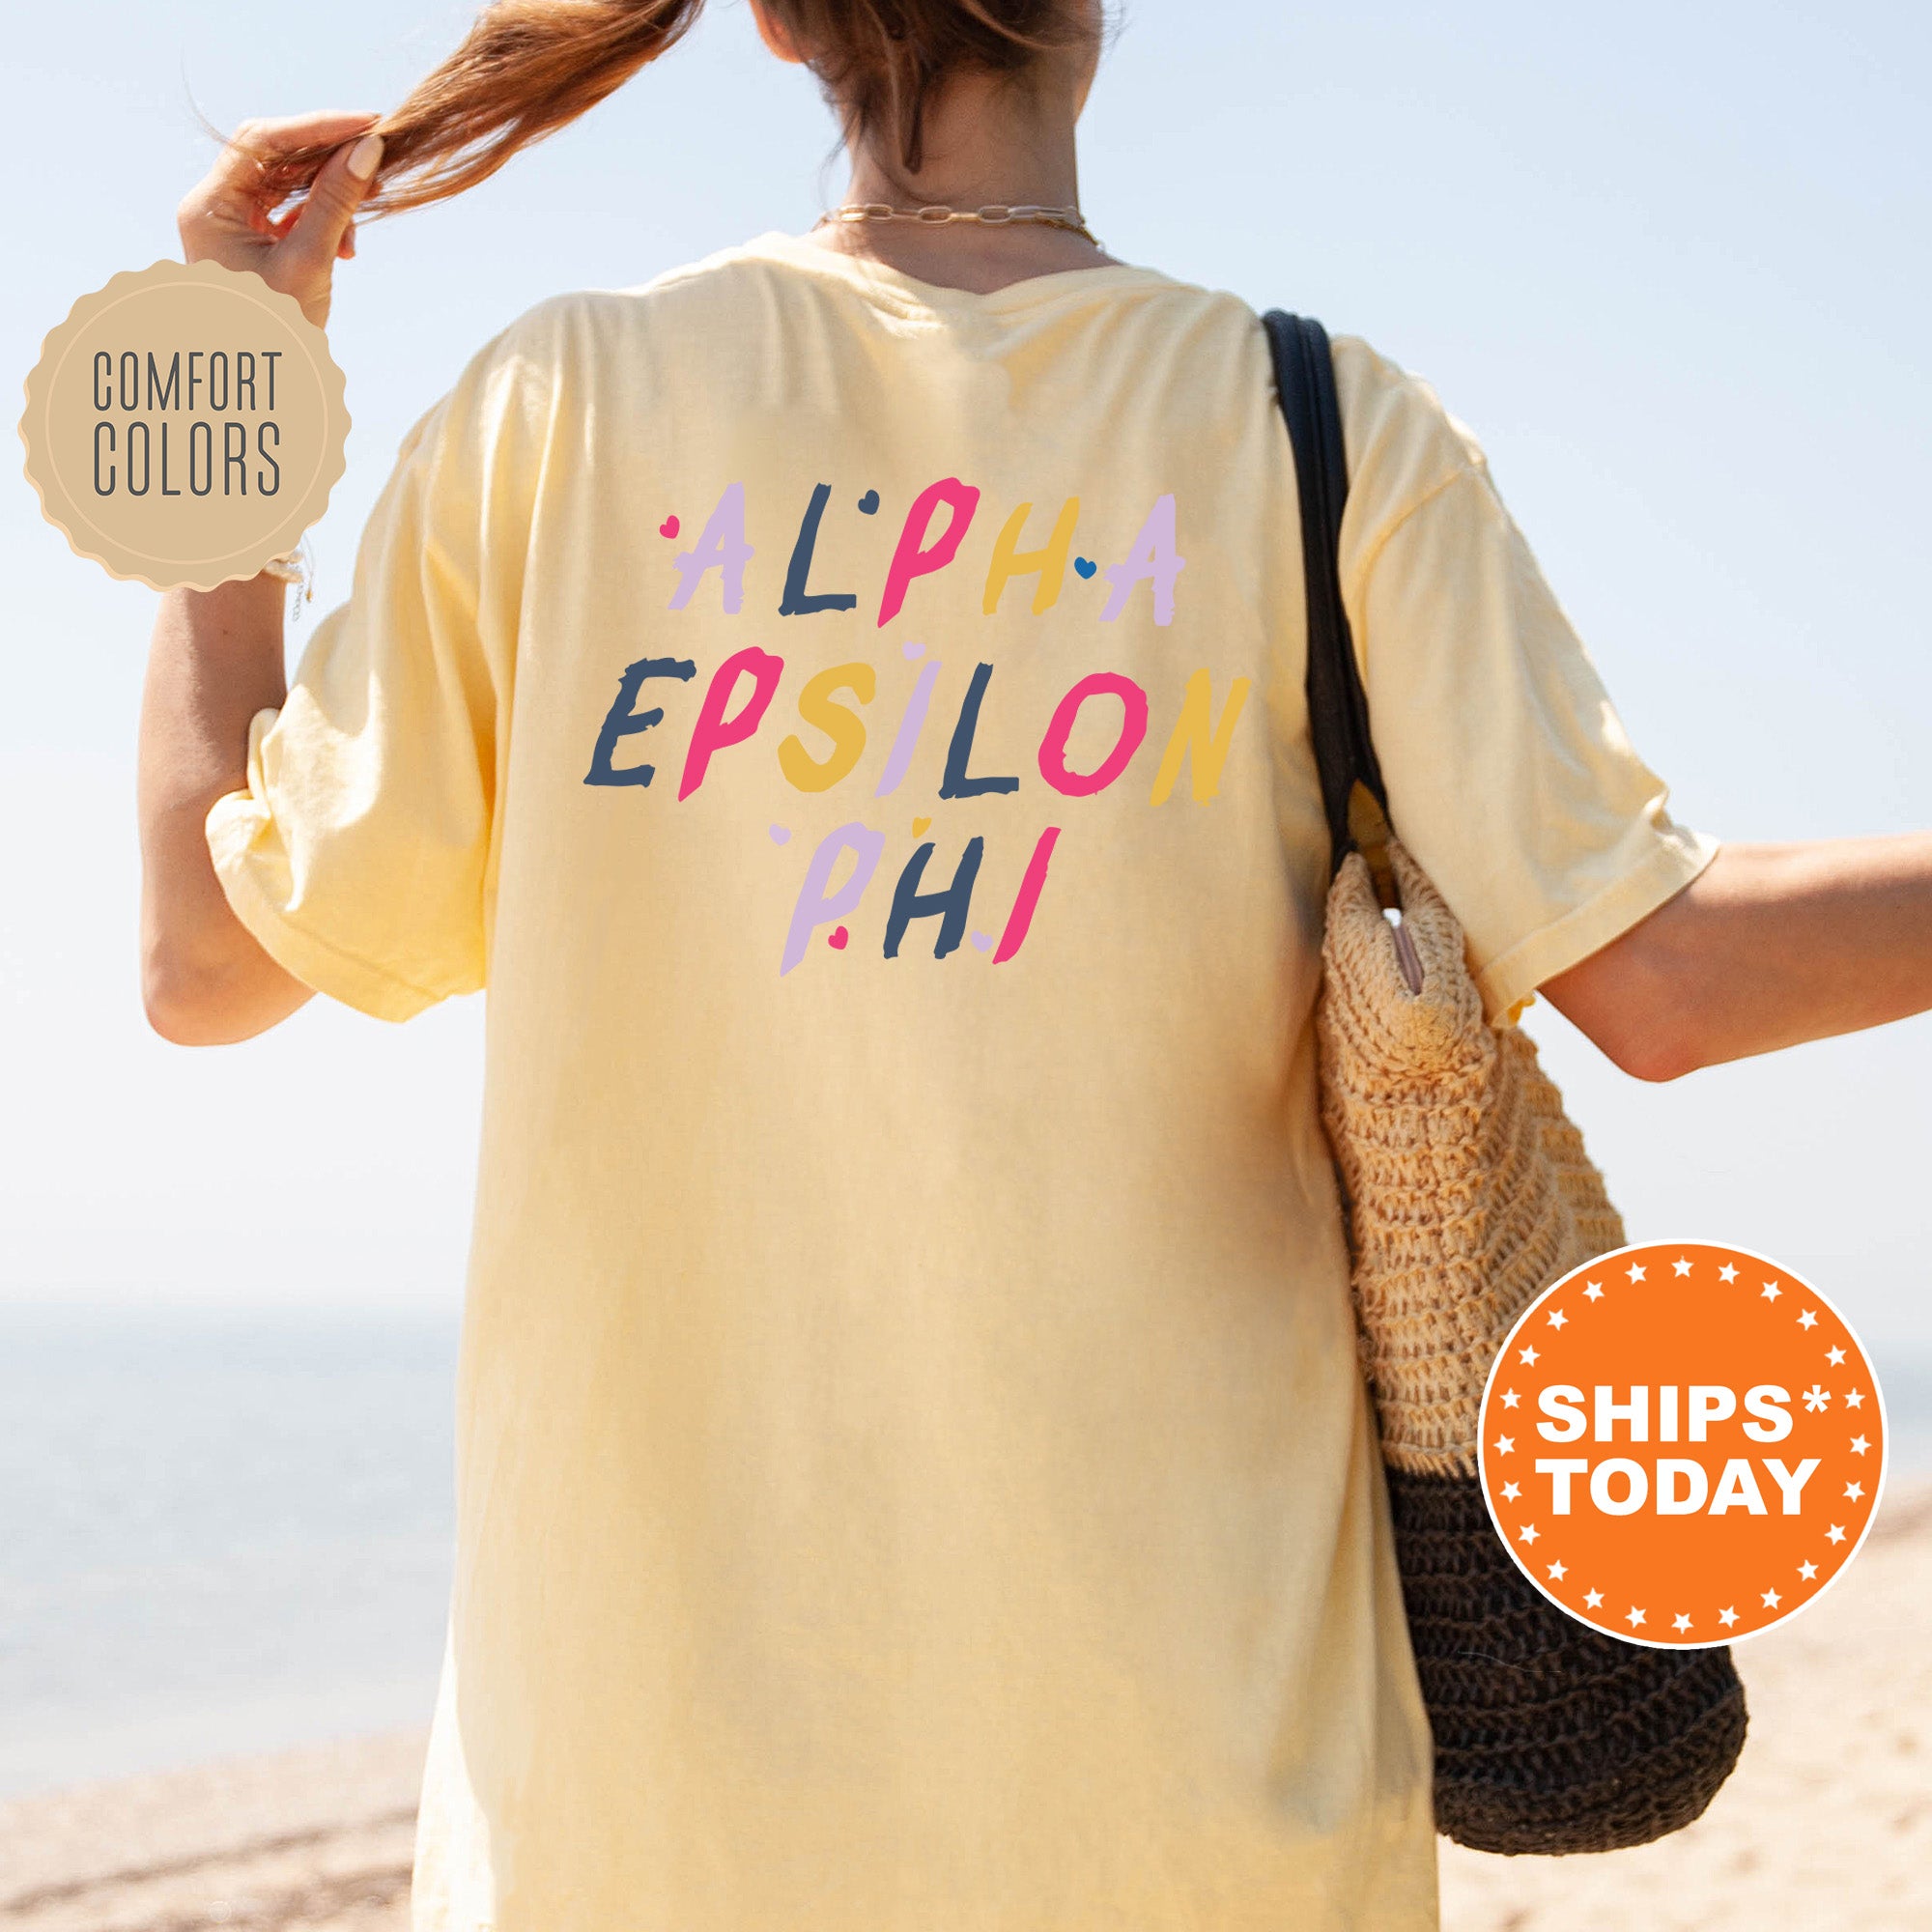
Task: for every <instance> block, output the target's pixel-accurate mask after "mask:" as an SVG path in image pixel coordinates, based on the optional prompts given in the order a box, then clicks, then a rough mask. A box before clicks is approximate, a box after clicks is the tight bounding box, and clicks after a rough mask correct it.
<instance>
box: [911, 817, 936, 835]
mask: <svg viewBox="0 0 1932 1932" xmlns="http://www.w3.org/2000/svg"><path fill="white" fill-rule="evenodd" d="M931 823H932V820H931V819H929V818H915V819H914V820H913V822H912V836H913V837H914V838H918V837H919V835H920V834H921V833H922V832H923V831H924V830H925V829H926V827H927V826H928V825H930V824H931Z"/></svg>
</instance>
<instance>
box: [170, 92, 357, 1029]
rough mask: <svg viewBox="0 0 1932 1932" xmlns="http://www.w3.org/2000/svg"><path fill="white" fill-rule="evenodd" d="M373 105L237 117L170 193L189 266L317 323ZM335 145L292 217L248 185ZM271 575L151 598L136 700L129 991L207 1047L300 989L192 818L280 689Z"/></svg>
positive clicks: (278, 594) (277, 1012)
mask: <svg viewBox="0 0 1932 1932" xmlns="http://www.w3.org/2000/svg"><path fill="white" fill-rule="evenodd" d="M376 119H377V117H376V116H375V115H373V114H336V113H330V114H308V115H301V116H298V117H296V118H294V119H291V120H286V121H258V122H251V123H248V124H247V125H245V126H244V127H243V128H241V130H240V135H239V139H240V140H241V142H245V143H246V146H245V147H243V146H240V145H232V146H230V147H228V148H225V149H224V150H223V151H222V153H221V156H220V157H219V159H217V160H216V162H215V164H214V166H213V169H212V170H211V171H210V173H209V175H208V177H207V179H206V180H205V181H203V182H202V183H201V184H200V185H198V186H197V187H196V188H195V189H194V190H193V191H192V192H191V193H190V194H189V195H188V196H187V198H186V199H185V201H184V202H183V203H182V205H181V210H180V214H179V220H180V226H181V238H182V247H183V250H184V254H185V259H186V260H187V261H189V262H200V261H216V262H219V263H221V264H222V265H223V266H224V267H225V268H230V269H237V270H252V271H253V272H255V273H256V274H259V275H260V276H261V277H262V279H263V280H264V281H266V282H267V283H268V284H269V286H270V288H273V289H279V290H281V291H282V292H284V293H285V294H288V295H292V296H294V297H295V298H296V299H297V300H298V302H299V303H300V304H301V307H302V312H303V313H304V314H305V315H306V316H307V317H308V319H309V320H310V321H311V322H313V323H314V324H315V325H316V326H317V327H323V326H324V325H325V324H326V323H327V320H328V304H329V296H330V289H331V277H332V274H333V270H334V266H335V263H336V261H337V260H338V259H346V258H347V257H349V256H351V255H353V254H354V253H355V239H354V229H353V227H352V223H353V221H354V218H355V210H356V208H357V206H358V205H359V204H360V202H361V200H362V198H363V196H364V195H365V194H367V193H368V191H369V185H370V182H371V181H372V179H373V178H374V175H375V172H376V168H377V165H378V163H379V162H380V161H381V159H382V142H381V140H380V139H379V138H377V137H375V136H373V135H371V134H369V133H368V131H367V130H368V129H369V128H370V127H371V126H372V124H373V123H374V122H375V120H376ZM327 142H339V143H341V145H340V146H339V147H338V148H337V150H336V153H335V155H334V156H332V157H331V158H330V160H329V161H328V163H327V166H326V167H325V168H324V169H323V170H322V172H321V173H320V174H319V175H318V176H317V177H316V180H315V184H314V185H313V186H312V187H311V188H310V190H309V192H308V195H307V197H306V199H305V200H304V201H303V202H302V204H301V206H300V208H299V209H298V211H297V213H295V214H294V215H292V216H287V217H284V218H283V219H281V220H279V221H277V220H274V219H272V218H271V217H272V213H273V211H272V210H271V209H270V208H269V207H268V206H266V205H265V202H264V197H263V195H262V194H261V192H260V191H259V167H258V163H257V161H256V159H255V156H256V155H257V154H261V153H272V152H277V151H280V150H286V149H293V148H300V147H306V146H308V145H310V144H312V143H327ZM285 595H286V586H285V585H284V584H283V583H282V582H280V580H279V579H276V578H273V577H268V576H262V577H256V578H253V579H250V580H248V581H246V582H233V583H223V584H220V585H218V586H217V587H216V588H215V589H213V590H206V591H202V590H170V591H168V592H166V593H165V594H164V595H163V597H162V599H161V607H160V611H159V614H158V615H157V617H156V620H155V636H154V642H153V645H152V646H151V648H150V652H149V658H148V676H147V683H146V686H145V688H144V690H143V693H142V698H141V739H140V781H139V809H140V817H141V989H142V999H143V1002H144V1004H145V1006H146V1008H147V1012H148V1019H149V1022H150V1024H151V1025H152V1026H153V1027H154V1029H155V1031H156V1033H158V1034H160V1035H161V1037H163V1038H165V1039H171V1040H174V1041H177V1042H178V1043H180V1044H182V1045H184V1046H213V1045H221V1044H226V1043H228V1042H230V1041H233V1040H240V1039H247V1038H249V1037H252V1036H253V1035H255V1034H258V1033H265V1032H266V1031H267V1030H268V1029H269V1028H270V1027H271V1026H274V1025H275V1024H277V1022H279V1021H281V1020H284V1019H286V1018H287V1017H288V1016H289V1015H290V1014H291V1013H292V1012H294V1011H295V1010H296V1009H297V1008H298V1007H299V1006H301V1005H302V1003H303V1002H304V1001H305V1000H307V999H308V998H309V996H310V995H309V988H308V987H307V986H305V985H303V984H302V982H301V981H300V980H298V979H296V978H295V977H294V976H293V975H291V974H289V973H287V972H285V971H284V970H283V969H282V967H280V966H279V965H277V964H276V963H275V961H274V960H273V959H271V958H270V956H269V955H268V953H267V952H264V951H263V950H262V948H261V946H260V945H259V944H258V943H257V942H256V940H255V938H254V936H253V935H252V934H251V933H250V932H249V931H248V929H247V927H245V926H244V925H243V924H242V923H241V921H240V920H238V919H237V918H236V917H235V914H234V913H233V911H231V910H230V908H229V905H228V900H227V895H225V894H224V893H223V892H222V890H221V882H220V880H219V879H217V878H216V877H215V873H214V865H213V860H212V858H211V857H210V854H209V849H208V838H207V833H206V830H205V827H206V821H207V818H208V812H209V809H210V808H211V807H212V806H213V804H214V801H215V800H216V799H218V798H220V797H222V796H223V795H224V794H226V793H228V792H231V791H240V790H241V789H242V788H243V786H244V785H245V784H246V782H247V753H248V727H249V723H250V721H251V720H252V719H253V718H254V716H255V714H256V713H257V712H258V711H261V710H264V709H269V708H272V707H276V706H279V705H280V704H281V702H282V699H283V697H284V696H286V682H285V674H284V669H283V656H282V605H283V600H284V597H285Z"/></svg>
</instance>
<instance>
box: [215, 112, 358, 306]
mask: <svg viewBox="0 0 1932 1932" xmlns="http://www.w3.org/2000/svg"><path fill="white" fill-rule="evenodd" d="M380 118H381V117H380V116H379V115H375V114H351V113H344V112H341V111H336V110H331V111H328V112H325V113H319V114H295V115H289V116H286V117H284V118H282V119H279V120H273V121H244V122H243V123H242V124H241V127H240V128H237V129H236V132H235V138H234V139H233V140H232V141H230V142H229V143H228V145H227V146H226V147H225V148H223V149H222V151H221V153H220V155H219V156H217V157H216V159H215V163H214V165H213V167H212V168H211V169H210V170H209V172H208V174H207V175H206V176H205V177H204V178H203V180H202V181H200V182H199V183H197V184H196V185H195V186H194V187H193V188H192V189H191V190H190V191H189V193H188V194H187V196H186V197H185V199H184V201H183V202H182V204H181V208H180V210H179V212H178V220H179V223H180V228H181V238H182V249H183V253H184V255H185V259H186V260H188V261H189V262H201V261H215V262H219V263H220V264H221V265H222V266H223V267H224V268H229V269H238V270H252V271H253V272H254V273H256V274H258V275H260V276H261V277H262V279H263V280H264V281H265V282H267V283H268V284H269V286H270V288H273V289H280V290H281V291H283V292H284V293H285V294H287V295H292V296H294V297H295V298H296V299H297V300H298V302H300V304H301V306H302V309H303V312H304V313H305V314H306V315H307V316H308V318H309V320H310V321H311V322H314V323H315V324H317V325H318V326H321V325H322V324H324V323H325V322H326V321H327V316H328V303H329V293H330V291H329V275H330V270H332V269H333V267H334V265H335V263H336V262H337V261H338V260H345V261H346V260H348V259H349V258H350V257H351V256H353V255H354V254H355V233H354V222H355V211H356V210H357V209H358V208H359V207H360V206H361V204H362V201H363V199H364V197H365V196H366V195H367V194H368V192H369V186H370V184H371V182H372V181H373V180H374V179H375V174H376V170H377V168H378V167H379V166H380V165H381V162H382V156H383V141H382V137H381V136H380V135H379V134H376V133H374V132H372V131H371V128H372V126H373V124H374V123H375V122H376V121H378V120H379V119H380ZM331 144H333V145H334V147H335V152H334V153H333V154H332V155H330V156H329V157H328V159H327V161H326V162H324V164H323V166H322V168H321V170H320V171H319V172H318V173H317V175H316V177H315V179H314V181H313V182H311V183H310V184H309V185H308V186H307V189H306V191H305V192H304V193H303V195H302V198H301V200H300V201H299V202H298V204H297V205H295V206H294V207H291V208H287V209H285V210H283V211H282V212H281V213H276V210H275V207H274V205H273V204H274V202H275V201H276V200H277V199H278V191H277V190H274V189H271V188H270V187H269V186H267V185H265V183H264V179H263V176H264V168H265V166H266V165H267V164H268V163H270V162H272V161H273V160H274V158H275V157H276V156H281V155H288V154H294V153H297V152H298V151H299V150H302V149H304V148H327V147H328V146H330V145H331Z"/></svg>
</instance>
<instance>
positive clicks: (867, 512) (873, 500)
mask: <svg viewBox="0 0 1932 1932" xmlns="http://www.w3.org/2000/svg"><path fill="white" fill-rule="evenodd" d="M859 514H860V515H861V516H862V517H876V516H877V515H878V514H879V493H878V492H877V491H876V490H867V492H866V494H865V495H864V496H863V497H860V498H859Z"/></svg>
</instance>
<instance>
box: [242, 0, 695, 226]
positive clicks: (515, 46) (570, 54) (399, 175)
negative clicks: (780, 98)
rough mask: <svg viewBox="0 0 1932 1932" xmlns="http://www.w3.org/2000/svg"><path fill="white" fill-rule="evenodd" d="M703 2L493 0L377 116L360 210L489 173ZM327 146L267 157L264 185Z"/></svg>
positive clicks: (678, 34) (456, 189)
mask: <svg viewBox="0 0 1932 1932" xmlns="http://www.w3.org/2000/svg"><path fill="white" fill-rule="evenodd" d="M703 6H704V0H495V4H494V5H491V6H487V7H485V8H484V9H483V11H482V13H481V14H478V15H477V17H476V20H475V23H474V25H472V26H471V27H470V29H469V33H468V34H467V35H466V36H465V37H464V41H463V44H462V45H461V46H459V47H458V48H457V49H456V51H455V52H454V53H453V54H451V55H450V56H449V58H448V59H447V60H445V61H444V62H443V63H442V65H441V66H440V67H439V68H438V69H437V70H436V71H434V72H433V73H431V74H429V75H428V76H426V77H425V78H424V79H423V80H421V81H419V82H418V83H417V84H416V86H415V88H414V89H413V90H412V93H411V94H410V97H409V99H406V100H405V101H404V102H403V103H402V105H401V106H400V107H398V108H397V109H396V110H395V112H394V113H392V114H386V115H384V117H383V119H382V120H381V121H379V122H378V123H377V124H376V129H375V131H376V132H377V133H379V134H381V135H382V137H383V165H382V167H381V169H380V170H379V172H378V174H377V177H376V184H375V186H374V188H373V190H372V191H371V192H370V193H369V194H368V195H367V196H366V197H365V198H364V200H363V202H362V213H365V214H367V213H376V214H394V213H400V212H401V211H402V210H403V209H406V208H424V207H427V206H428V205H429V204H430V203H431V202H433V201H446V200H447V199H448V198H449V197H450V196H451V195H453V194H461V193H462V192H463V190H464V189H465V188H468V187H474V186H475V185H477V183H478V182H484V181H488V180H489V179H490V177H491V176H492V175H494V174H495V173H496V172H497V169H498V168H500V167H501V166H502V165H503V163H504V162H505V161H507V160H508V159H509V158H510V157H511V156H513V155H515V154H516V153H518V152H519V150H521V149H524V148H527V147H529V146H530V145H531V144H532V143H533V142H537V141H541V140H542V139H543V137H544V136H545V135H546V134H554V133H555V132H556V130H557V129H558V128H562V127H565V126H566V125H568V124H569V123H570V122H572V121H575V120H576V119H577V118H578V116H579V115H581V114H583V113H586V112H588V110H589V109H591V108H593V107H595V106H596V105H597V103H598V102H599V101H600V100H602V99H604V98H605V96H606V95H610V94H614V93H615V92H616V91H617V89H618V88H620V87H621V86H623V84H624V83H625V82H626V81H627V80H629V79H630V77H631V76H632V75H633V74H634V73H636V72H637V71H638V70H639V68H640V67H643V66H644V65H646V63H648V62H650V61H653V60H655V59H656V58H657V57H658V55H659V54H661V53H663V52H664V50H665V49H666V48H667V47H668V46H669V45H670V44H671V43H673V42H674V41H677V40H679V39H681V38H682V37H683V36H684V35H685V34H686V33H687V32H688V31H689V30H690V28H691V26H692V25H693V23H694V22H695V21H696V18H697V15H698V14H699V13H700V12H701V11H702V9H703ZM333 152H334V151H333V149H332V148H301V149H296V150H294V151H292V152H291V153H289V154H287V155H284V156H275V157H273V158H271V159H269V160H267V161H266V162H265V165H264V167H263V183H264V185H265V187H267V188H268V189H270V191H271V192H278V193H279V194H281V195H289V194H294V193H297V192H298V191H299V190H300V189H302V188H305V187H306V186H307V185H308V184H309V183H310V182H311V181H313V180H314V179H315V176H316V173H317V171H318V170H319V169H320V168H321V166H322V164H323V162H324V161H326V160H327V158H328V156H330V154H332V153H333Z"/></svg>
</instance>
